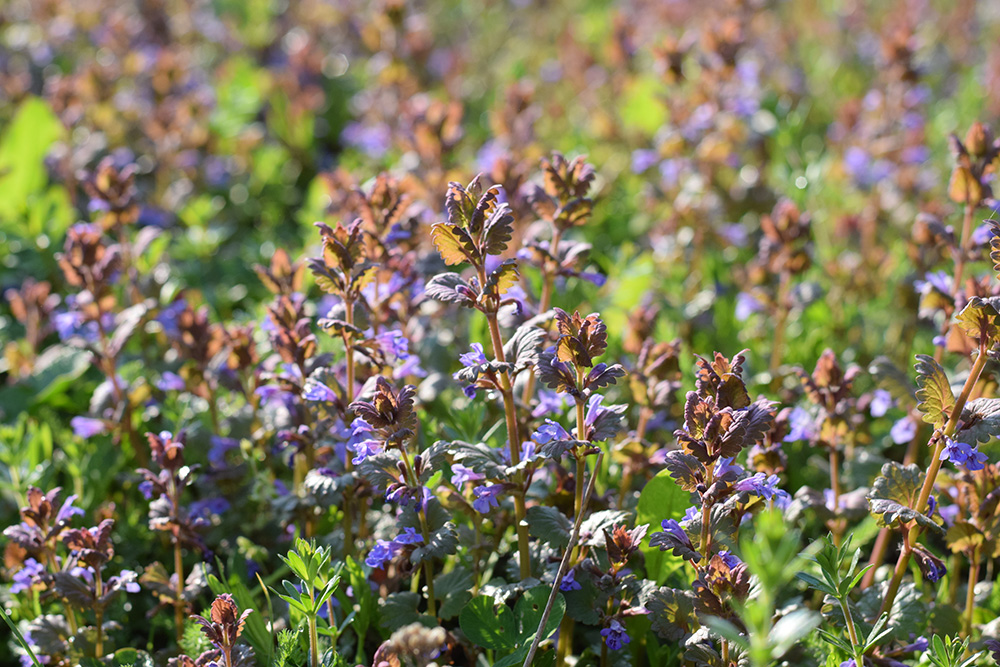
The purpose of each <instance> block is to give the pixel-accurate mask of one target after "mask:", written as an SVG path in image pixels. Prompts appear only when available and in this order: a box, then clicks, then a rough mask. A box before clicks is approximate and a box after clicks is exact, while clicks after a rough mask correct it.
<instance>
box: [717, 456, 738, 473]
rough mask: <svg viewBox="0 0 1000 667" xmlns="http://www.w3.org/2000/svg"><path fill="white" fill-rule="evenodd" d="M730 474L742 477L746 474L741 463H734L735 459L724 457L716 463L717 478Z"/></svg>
mask: <svg viewBox="0 0 1000 667" xmlns="http://www.w3.org/2000/svg"><path fill="white" fill-rule="evenodd" d="M730 473H732V474H734V475H736V476H739V475H742V474H743V473H744V470H743V466H741V465H740V464H739V463H733V458H732V457H731V456H729V457H726V456H723V457H722V458H720V459H719V460H718V461H716V462H715V476H716V477H724V476H725V475H728V474H730Z"/></svg>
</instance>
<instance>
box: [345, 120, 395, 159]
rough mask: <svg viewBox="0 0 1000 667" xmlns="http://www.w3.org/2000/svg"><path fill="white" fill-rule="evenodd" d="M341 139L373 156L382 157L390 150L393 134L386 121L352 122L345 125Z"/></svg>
mask: <svg viewBox="0 0 1000 667" xmlns="http://www.w3.org/2000/svg"><path fill="white" fill-rule="evenodd" d="M340 140H341V141H343V142H344V143H345V144H347V145H348V146H351V147H352V148H356V149H358V150H359V151H361V152H362V153H364V154H366V155H368V156H369V157H372V158H376V159H377V158H380V157H382V156H383V155H385V153H386V151H388V150H389V145H390V144H391V142H392V135H391V133H390V131H389V127H388V126H387V125H386V124H385V123H379V124H377V125H363V124H361V123H358V122H351V123H348V124H347V125H345V126H344V129H343V131H341V133H340Z"/></svg>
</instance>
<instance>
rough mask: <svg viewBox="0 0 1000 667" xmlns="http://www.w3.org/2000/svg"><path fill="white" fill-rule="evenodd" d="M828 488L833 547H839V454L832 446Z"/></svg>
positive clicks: (840, 528) (840, 536) (840, 522)
mask: <svg viewBox="0 0 1000 667" xmlns="http://www.w3.org/2000/svg"><path fill="white" fill-rule="evenodd" d="M830 488H831V489H832V490H833V515H834V518H833V520H832V523H833V526H832V528H833V530H831V531H830V532H831V533H832V534H833V545H834V546H837V547H839V546H840V542H841V538H842V535H841V533H842V532H843V528H844V525H843V522H842V521H840V519H838V518H837V515H838V514H840V452H838V451H837V446H836V444H834V445H833V446H832V447H830Z"/></svg>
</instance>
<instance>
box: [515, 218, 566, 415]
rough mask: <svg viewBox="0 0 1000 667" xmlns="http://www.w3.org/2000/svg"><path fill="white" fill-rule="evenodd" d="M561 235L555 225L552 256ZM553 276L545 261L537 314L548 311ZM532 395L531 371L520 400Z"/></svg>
mask: <svg viewBox="0 0 1000 667" xmlns="http://www.w3.org/2000/svg"><path fill="white" fill-rule="evenodd" d="M561 237H562V230H561V229H559V228H558V227H555V228H554V229H553V230H552V242H551V243H550V244H549V254H550V255H552V256H553V257H558V255H557V254H556V253H558V251H559V239H560V238H561ZM556 261H558V260H556ZM555 278H556V276H555V272H553V271H549V264H548V262H545V266H544V267H543V268H542V296H541V298H540V299H539V301H538V312H539V314H541V313H544V312H546V311H548V309H549V308H551V307H552V289H553V286H554V285H555ZM534 396H535V374H534V373H532V374H531V375H529V376H528V381H527V382H525V383H524V391H523V392H522V393H521V402H522V403H524V404H525V405H529V404H530V403H531V399H532V398H533V397H534Z"/></svg>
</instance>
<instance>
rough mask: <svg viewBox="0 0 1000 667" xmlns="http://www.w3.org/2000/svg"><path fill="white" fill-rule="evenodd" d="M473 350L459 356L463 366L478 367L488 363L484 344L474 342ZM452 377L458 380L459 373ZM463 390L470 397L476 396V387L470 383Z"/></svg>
mask: <svg viewBox="0 0 1000 667" xmlns="http://www.w3.org/2000/svg"><path fill="white" fill-rule="evenodd" d="M471 350H472V351H471V352H466V353H465V354H461V355H459V357H458V360H459V361H460V362H461V364H462V367H463V368H477V367H479V366H482V365H483V364H485V363H488V361H487V360H486V354H485V353H484V352H483V346H482V345H481V344H479V343H473V344H472V345H471ZM452 377H454V378H455V379H456V380H458V379H459V378H458V373H455V374H454V375H453V376H452ZM462 391H464V392H465V395H466V396H468V397H469V398H475V397H476V388H475V386H473V385H468V386H467V387H465V388H464V389H463V390H462Z"/></svg>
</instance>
